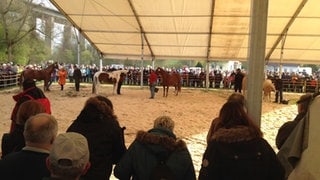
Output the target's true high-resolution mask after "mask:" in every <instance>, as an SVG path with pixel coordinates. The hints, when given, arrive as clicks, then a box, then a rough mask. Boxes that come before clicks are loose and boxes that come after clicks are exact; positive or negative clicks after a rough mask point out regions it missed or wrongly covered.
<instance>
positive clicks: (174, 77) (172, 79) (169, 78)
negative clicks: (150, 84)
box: [155, 67, 181, 97]
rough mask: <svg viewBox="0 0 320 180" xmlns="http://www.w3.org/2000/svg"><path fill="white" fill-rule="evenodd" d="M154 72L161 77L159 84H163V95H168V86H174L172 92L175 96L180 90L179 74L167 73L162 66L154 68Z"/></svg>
mask: <svg viewBox="0 0 320 180" xmlns="http://www.w3.org/2000/svg"><path fill="white" fill-rule="evenodd" d="M155 72H156V74H157V75H160V77H161V80H162V81H161V85H162V86H163V97H167V96H168V91H169V86H174V89H175V90H174V94H175V95H176V96H177V95H178V92H181V76H180V74H179V73H177V72H173V73H171V74H169V73H168V72H166V71H165V70H163V69H162V68H160V67H158V68H157V69H156V71H155Z"/></svg>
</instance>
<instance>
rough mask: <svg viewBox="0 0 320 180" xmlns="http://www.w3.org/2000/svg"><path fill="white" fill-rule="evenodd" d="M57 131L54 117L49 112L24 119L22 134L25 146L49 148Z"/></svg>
mask: <svg viewBox="0 0 320 180" xmlns="http://www.w3.org/2000/svg"><path fill="white" fill-rule="evenodd" d="M57 133H58V123H57V121H56V119H55V118H54V117H53V116H52V115H50V114H47V113H40V114H37V115H35V116H31V117H30V118H29V119H28V120H27V121H26V123H25V127H24V132H23V135H24V139H25V142H26V145H27V146H31V147H38V148H43V149H48V150H49V149H50V148H51V145H52V142H53V141H54V139H55V137H56V136H57Z"/></svg>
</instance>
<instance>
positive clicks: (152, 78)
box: [149, 69, 158, 99]
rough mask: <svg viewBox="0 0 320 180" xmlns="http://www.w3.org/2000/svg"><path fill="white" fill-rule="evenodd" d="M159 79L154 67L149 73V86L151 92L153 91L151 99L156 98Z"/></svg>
mask: <svg viewBox="0 0 320 180" xmlns="http://www.w3.org/2000/svg"><path fill="white" fill-rule="evenodd" d="M157 80H158V76H157V74H156V73H155V72H154V70H153V69H150V75H149V87H150V93H151V96H150V99H154V95H155V89H156V85H157Z"/></svg>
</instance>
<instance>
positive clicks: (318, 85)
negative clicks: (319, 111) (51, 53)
mask: <svg viewBox="0 0 320 180" xmlns="http://www.w3.org/2000/svg"><path fill="white" fill-rule="evenodd" d="M19 78H20V74H13V73H0V89H3V88H6V87H12V86H18V85H19ZM145 78H146V79H144V84H147V76H146V77H145ZM138 80H140V79H138ZM205 81H206V80H205V78H199V77H193V76H191V77H185V76H183V75H182V85H183V87H199V88H204V87H205V84H206V83H205ZM215 81H216V80H215V79H214V78H212V77H210V78H209V85H210V88H230V87H225V86H224V83H223V81H222V79H219V81H218V85H216V82H215ZM282 81H283V91H284V92H299V93H305V92H311V93H314V92H319V91H320V81H314V82H313V83H312V82H311V81H306V80H301V81H297V82H295V83H293V82H291V81H289V80H284V79H283V80H282ZM124 84H127V85H139V84H140V82H138V83H133V84H132V83H130V81H129V79H127V80H126V81H125V82H124Z"/></svg>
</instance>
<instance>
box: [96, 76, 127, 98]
mask: <svg viewBox="0 0 320 180" xmlns="http://www.w3.org/2000/svg"><path fill="white" fill-rule="evenodd" d="M122 73H124V74H127V73H128V70H117V71H112V72H105V71H99V72H96V73H95V74H94V76H93V82H92V93H93V94H98V92H97V87H100V85H101V84H113V91H112V94H114V92H115V90H116V89H117V88H118V82H119V80H120V78H121V74H122Z"/></svg>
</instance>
